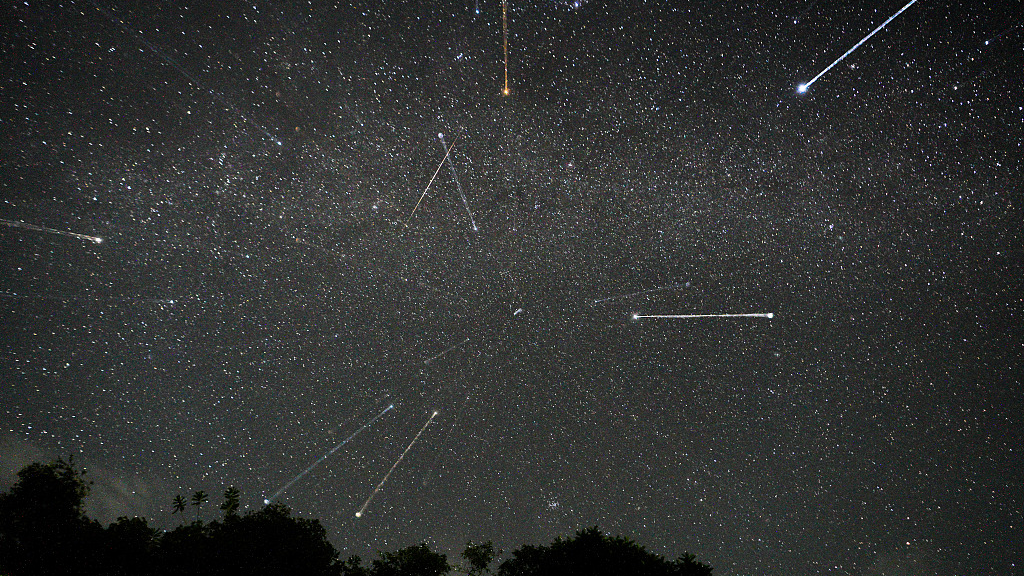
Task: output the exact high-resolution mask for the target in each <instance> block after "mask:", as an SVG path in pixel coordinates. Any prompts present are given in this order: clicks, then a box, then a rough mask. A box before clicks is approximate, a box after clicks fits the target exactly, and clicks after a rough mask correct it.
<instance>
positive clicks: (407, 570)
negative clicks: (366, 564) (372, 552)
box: [370, 544, 452, 576]
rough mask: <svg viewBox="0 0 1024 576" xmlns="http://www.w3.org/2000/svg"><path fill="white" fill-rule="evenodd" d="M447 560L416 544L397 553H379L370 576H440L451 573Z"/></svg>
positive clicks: (423, 545)
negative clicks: (378, 558)
mask: <svg viewBox="0 0 1024 576" xmlns="http://www.w3.org/2000/svg"><path fill="white" fill-rule="evenodd" d="M451 570H452V567H451V566H450V565H449V564H448V558H447V557H446V556H445V555H444V554H438V553H436V552H432V551H431V550H430V548H428V547H427V545H426V544H416V545H414V546H409V547H408V548H402V549H401V550H398V551H397V552H380V560H374V561H373V568H372V569H371V570H370V574H371V576H441V575H442V574H447V573H448V572H451Z"/></svg>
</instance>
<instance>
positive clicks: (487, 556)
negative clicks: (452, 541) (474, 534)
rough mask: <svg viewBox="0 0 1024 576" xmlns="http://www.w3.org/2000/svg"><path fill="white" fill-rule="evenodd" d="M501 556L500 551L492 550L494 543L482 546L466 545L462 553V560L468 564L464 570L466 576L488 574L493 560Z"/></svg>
mask: <svg viewBox="0 0 1024 576" xmlns="http://www.w3.org/2000/svg"><path fill="white" fill-rule="evenodd" d="M500 555H501V550H498V551H495V550H494V543H493V542H491V541H489V540H488V541H487V542H484V543H483V544H473V543H472V542H467V543H466V549H465V550H463V551H462V558H463V559H464V560H466V562H469V567H468V568H467V569H466V570H465V572H466V574H467V575H468V576H482V575H483V574H487V573H488V572H489V570H488V568H489V567H490V565H491V562H493V561H494V559H495V558H496V557H498V556H500Z"/></svg>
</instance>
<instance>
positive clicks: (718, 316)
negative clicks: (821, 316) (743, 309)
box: [633, 312, 775, 320]
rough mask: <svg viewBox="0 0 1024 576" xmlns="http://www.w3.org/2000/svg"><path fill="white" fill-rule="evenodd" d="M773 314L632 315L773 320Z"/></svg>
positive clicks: (636, 317)
mask: <svg viewBox="0 0 1024 576" xmlns="http://www.w3.org/2000/svg"><path fill="white" fill-rule="evenodd" d="M774 317H775V313H774V312H767V313H757V314H633V320H639V319H641V318H671V319H675V320H679V319H686V318H774Z"/></svg>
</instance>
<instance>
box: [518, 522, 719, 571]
mask: <svg viewBox="0 0 1024 576" xmlns="http://www.w3.org/2000/svg"><path fill="white" fill-rule="evenodd" d="M622 574H630V575H631V576H711V568H710V567H708V566H705V565H704V564H701V563H699V562H696V561H695V560H694V559H693V557H692V556H689V555H686V556H683V558H681V559H679V560H677V561H675V562H670V561H668V560H665V558H663V557H662V556H659V555H657V554H654V553H653V552H649V551H647V550H646V549H645V548H644V547H643V546H641V545H639V544H637V543H636V542H633V541H632V540H630V539H628V538H624V537H621V536H615V537H612V536H606V535H604V534H602V533H601V531H600V530H598V529H597V527H594V528H587V529H586V530H581V531H579V532H577V533H576V536H575V537H574V538H570V539H568V540H563V539H562V538H557V539H555V541H554V542H553V543H552V544H551V545H550V546H531V545H527V546H523V547H522V548H520V549H518V550H515V551H513V552H512V557H511V558H509V559H508V560H505V561H504V562H502V563H501V565H500V566H499V567H498V575H499V576H576V575H579V576H584V575H586V576H620V575H622Z"/></svg>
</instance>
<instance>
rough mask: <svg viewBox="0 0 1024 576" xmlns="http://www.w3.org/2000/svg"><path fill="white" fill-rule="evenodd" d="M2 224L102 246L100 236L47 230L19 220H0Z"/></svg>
mask: <svg viewBox="0 0 1024 576" xmlns="http://www.w3.org/2000/svg"><path fill="white" fill-rule="evenodd" d="M0 224H5V225H7V226H10V227H11V228H21V229H22V230H33V231H35V232H47V233H50V234H60V235H61V236H70V237H72V238H78V239H79V240H88V241H89V242H92V243H93V244H102V243H103V238H100V237H99V236H89V235H86V234H78V233H77V232H68V231H66V230H56V229H54V228H47V227H46V226H36V225H35V224H29V223H28V222H20V221H17V220H3V219H0Z"/></svg>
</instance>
